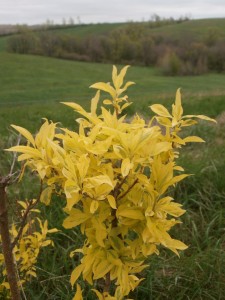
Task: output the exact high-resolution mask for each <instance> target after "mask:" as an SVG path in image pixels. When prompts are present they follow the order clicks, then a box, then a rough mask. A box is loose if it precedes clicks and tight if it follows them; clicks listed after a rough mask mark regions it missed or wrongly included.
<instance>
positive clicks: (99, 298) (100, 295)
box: [92, 289, 105, 300]
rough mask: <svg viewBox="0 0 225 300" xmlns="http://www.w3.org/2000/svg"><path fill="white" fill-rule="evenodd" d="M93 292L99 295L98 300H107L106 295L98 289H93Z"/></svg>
mask: <svg viewBox="0 0 225 300" xmlns="http://www.w3.org/2000/svg"><path fill="white" fill-rule="evenodd" d="M92 291H93V292H95V294H96V296H97V297H98V300H105V298H104V296H103V295H102V294H101V293H100V292H99V291H98V290H96V289H92Z"/></svg>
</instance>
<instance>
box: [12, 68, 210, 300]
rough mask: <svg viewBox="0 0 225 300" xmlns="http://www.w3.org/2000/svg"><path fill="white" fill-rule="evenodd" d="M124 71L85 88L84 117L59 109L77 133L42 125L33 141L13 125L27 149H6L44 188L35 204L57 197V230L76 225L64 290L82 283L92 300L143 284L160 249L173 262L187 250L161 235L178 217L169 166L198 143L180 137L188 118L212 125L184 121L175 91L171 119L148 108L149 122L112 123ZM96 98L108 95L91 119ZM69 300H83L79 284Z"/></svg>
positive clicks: (176, 172) (177, 177)
mask: <svg viewBox="0 0 225 300" xmlns="http://www.w3.org/2000/svg"><path fill="white" fill-rule="evenodd" d="M127 68H128V66H127V67H124V68H123V69H122V70H121V72H120V73H117V69H116V67H113V72H112V84H109V83H103V82H99V83H96V84H94V85H92V86H91V88H94V89H97V93H96V95H95V97H94V98H93V99H92V100H91V109H90V111H89V112H87V111H85V110H84V109H83V108H82V107H81V106H80V105H78V104H76V103H64V104H66V105H68V106H69V107H71V108H72V109H74V110H75V111H76V112H77V113H79V114H80V115H81V117H80V118H79V119H77V122H78V124H79V129H78V131H77V132H75V131H73V130H69V129H67V128H61V129H60V130H59V129H58V128H57V124H55V123H53V122H49V121H48V120H45V122H44V124H43V125H42V127H41V128H40V130H39V132H38V133H37V135H36V136H35V137H33V136H32V135H31V133H30V132H28V131H27V130H26V129H24V128H21V127H19V126H13V127H14V128H15V129H16V130H17V131H18V132H19V133H20V134H22V135H23V136H24V137H25V138H26V139H27V141H28V144H27V145H26V146H15V147H12V148H10V149H9V150H10V151H17V152H20V153H21V155H20V156H19V158H18V159H19V161H25V166H27V167H29V168H30V169H31V170H32V171H34V172H36V173H37V174H38V176H39V177H40V178H41V180H42V181H43V182H44V184H45V189H44V190H43V192H42V196H41V201H42V202H44V203H45V204H46V205H51V195H52V194H53V193H58V194H62V195H65V197H66V201H67V205H66V207H65V208H64V210H65V212H66V214H67V215H68V216H67V217H66V218H65V220H64V222H63V226H64V227H65V228H67V229H68V228H74V227H76V226H80V228H81V232H82V233H83V234H84V235H85V237H86V240H85V242H84V245H83V247H82V248H81V249H75V250H74V251H73V252H72V253H71V257H72V256H73V255H74V253H76V252H81V253H82V255H83V257H82V259H81V261H80V264H79V265H78V266H77V267H76V268H75V269H74V271H73V272H72V274H71V284H72V285H74V284H75V283H76V281H77V279H78V278H79V277H80V276H82V278H83V280H85V281H87V282H88V283H89V284H90V285H94V286H95V287H96V289H93V291H94V292H95V294H96V296H97V297H98V299H100V300H102V299H111V300H113V299H115V300H121V299H123V298H124V297H125V296H127V295H128V294H129V293H130V291H132V290H134V289H135V288H136V287H137V286H138V284H139V283H140V282H141V281H142V280H143V278H141V274H142V271H143V270H144V269H145V268H146V267H147V265H146V264H145V261H146V259H147V258H148V257H149V256H150V255H153V254H157V255H158V254H159V252H160V248H161V246H163V247H166V248H168V249H170V250H171V251H173V252H174V253H176V254H177V255H178V250H184V249H186V248H187V246H186V245H185V244H184V243H183V242H181V241H178V240H176V239H174V238H173V237H171V236H170V234H169V231H170V229H171V228H172V227H173V226H174V225H176V224H178V223H180V220H179V219H178V218H179V217H180V216H181V215H182V214H184V212H185V210H184V209H182V205H181V204H179V203H176V202H175V201H174V199H173V198H172V197H171V196H170V191H171V189H173V187H174V186H175V185H176V184H177V183H178V182H179V181H181V180H183V179H184V178H185V177H187V176H188V175H187V174H183V171H184V170H183V168H182V167H181V166H178V165H177V164H176V160H177V158H178V157H179V151H180V149H181V147H182V146H184V145H185V144H186V143H189V142H203V140H202V139H201V138H199V137H196V136H188V137H182V136H181V135H180V133H181V129H182V128H183V127H187V126H192V125H194V124H196V123H197V121H196V120H194V119H193V118H199V119H205V120H210V121H213V120H212V119H210V118H208V117H205V116H202V115H198V116H192V115H188V116H184V115H183V109H182V105H181V95H180V90H178V91H177V93H176V99H175V103H174V104H173V105H172V111H171V112H169V111H168V110H167V109H166V108H165V107H164V106H163V105H160V104H155V105H151V106H150V108H151V110H152V111H153V112H154V113H155V114H156V115H155V116H153V117H152V118H151V119H150V121H149V122H146V121H145V120H144V119H143V118H142V117H140V116H139V115H138V114H137V115H135V116H134V117H133V119H132V121H130V122H127V121H126V116H125V115H123V116H120V115H121V114H122V113H123V110H124V109H125V108H126V107H128V106H129V105H130V104H131V103H129V102H128V97H127V96H126V95H125V96H123V95H122V94H123V93H124V92H125V91H126V90H127V88H128V87H129V86H130V85H132V84H133V82H127V83H126V84H125V85H123V84H124V83H123V82H124V76H125V74H126V71H127ZM100 91H103V92H104V95H105V93H107V94H108V96H107V97H106V98H105V99H104V100H103V106H101V108H100V112H99V113H98V109H97V106H98V102H99V98H100ZM20 251H21V252H23V251H24V250H23V249H21V250H20ZM20 255H22V253H20ZM31 275H32V274H31ZM100 279H101V281H100ZM96 282H97V283H96ZM98 283H99V284H98ZM100 283H101V284H100ZM73 299H75V300H79V299H83V298H82V290H81V287H80V285H79V284H77V290H76V294H75V296H74V298H73Z"/></svg>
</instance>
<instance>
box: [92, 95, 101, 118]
mask: <svg viewBox="0 0 225 300" xmlns="http://www.w3.org/2000/svg"><path fill="white" fill-rule="evenodd" d="M99 97H100V92H99V91H97V93H96V95H95V97H94V98H92V99H91V114H92V115H93V116H96V110H97V106H98V101H99Z"/></svg>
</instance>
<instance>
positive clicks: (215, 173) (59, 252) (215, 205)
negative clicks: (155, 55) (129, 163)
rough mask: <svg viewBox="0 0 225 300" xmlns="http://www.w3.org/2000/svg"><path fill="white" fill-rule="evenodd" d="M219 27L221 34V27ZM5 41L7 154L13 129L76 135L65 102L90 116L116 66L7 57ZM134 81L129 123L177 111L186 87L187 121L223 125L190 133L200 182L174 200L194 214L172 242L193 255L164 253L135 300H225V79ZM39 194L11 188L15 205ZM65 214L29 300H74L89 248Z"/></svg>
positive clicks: (58, 216) (187, 158)
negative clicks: (81, 258) (79, 253)
mask: <svg viewBox="0 0 225 300" xmlns="http://www.w3.org/2000/svg"><path fill="white" fill-rule="evenodd" d="M193 22H194V21H193ZM196 22H197V21H196ZM204 22H206V20H205V21H204V20H202V21H201V22H200V21H199V23H201V24H202V26H203V27H204V26H206V23H204ZM217 22H218V26H221V27H222V25H221V24H222V23H221V22H222V20H221V21H220V20H217ZM185 24H186V23H182V24H180V25H179V26H185ZM204 24H205V25H204ZM96 26H97V25H96ZM110 26H111V25H109V27H110ZM120 26H121V25H120ZM171 26H173V25H171ZM174 26H175V25H174ZM70 30H72V29H70ZM83 30H88V28H86V29H85V27H84V29H83ZM155 30H161V28H159V29H155ZM193 30H194V29H193ZM68 31H69V29H68ZM86 33H87V32H86ZM86 33H85V34H86ZM6 39H7V38H0V50H1V52H0V65H1V70H0V83H1V89H0V124H1V126H0V136H1V139H0V147H1V148H2V149H4V148H6V147H8V146H9V145H11V144H13V143H15V138H14V135H13V134H12V131H11V130H10V129H9V125H10V124H12V123H14V124H17V125H21V126H24V127H26V128H28V129H29V130H31V131H32V132H33V133H35V131H36V130H37V128H38V127H39V126H40V124H41V118H42V117H47V118H49V119H52V120H53V121H55V122H57V121H59V122H61V123H62V125H63V126H69V127H72V128H74V127H75V125H74V124H75V122H74V119H75V118H76V117H77V115H75V114H74V113H73V111H72V110H71V109H69V108H67V107H64V106H63V105H62V104H60V101H76V102H78V103H80V104H82V105H84V106H85V107H86V108H87V107H88V105H89V102H90V99H91V97H92V96H93V95H94V91H92V90H91V89H89V88H88V87H89V86H90V85H91V84H92V83H94V82H97V81H110V78H111V68H112V66H111V65H104V64H90V63H81V62H71V61H63V60H57V59H53V58H44V57H38V56H27V55H24V56H23V55H14V54H8V53H5V52H4V51H3V50H4V43H5V41H6ZM127 80H132V81H135V82H136V85H135V86H133V87H131V88H130V89H129V90H128V95H130V100H131V101H133V102H134V104H133V106H132V107H131V108H130V109H129V110H128V114H129V115H132V114H133V113H134V112H135V111H136V110H137V111H139V112H140V113H141V114H143V115H144V116H146V117H148V114H149V113H148V112H149V110H148V108H147V107H148V105H150V104H152V103H163V104H165V105H166V106H167V107H168V108H170V107H171V104H172V102H173V100H174V95H175V91H176V89H177V88H178V87H182V90H183V103H184V109H185V112H186V113H188V114H189V113H191V114H192V113H195V114H206V115H209V116H211V117H214V118H216V119H217V125H211V124H206V123H205V122H200V124H199V126H197V127H196V128H195V129H193V130H191V135H195V134H196V135H199V136H201V137H202V138H204V139H205V140H206V143H205V144H201V145H189V146H187V147H186V148H185V151H184V153H183V155H182V157H181V158H180V164H181V165H183V166H184V167H185V169H186V170H187V172H189V173H192V174H195V176H191V177H189V178H188V179H187V180H185V181H184V182H182V183H181V184H180V185H178V186H177V187H176V190H175V195H174V196H175V199H176V200H177V201H179V202H181V203H182V204H183V205H184V208H185V209H186V210H187V213H186V214H185V215H184V216H183V217H182V218H181V220H182V222H183V224H181V225H180V226H178V227H177V228H176V229H175V230H174V232H173V236H174V237H176V238H177V239H181V240H182V241H184V242H185V243H186V244H188V245H189V248H188V249H187V250H186V251H184V252H183V253H181V257H180V258H178V257H176V256H175V255H173V254H171V253H170V252H169V251H166V250H163V249H162V251H161V255H160V256H159V257H156V256H152V257H151V258H150V259H149V263H150V267H149V269H148V270H147V271H146V272H145V274H144V275H145V277H146V280H145V281H144V282H143V283H142V284H141V285H140V287H139V288H138V289H137V291H136V292H134V294H133V295H131V298H132V297H133V298H134V299H135V300H142V299H143V300H152V299H154V300H156V299H159V300H164V299H170V300H171V299H172V300H173V299H174V300H183V299H184V300H185V299H187V300H190V299H191V300H201V299H202V300H205V299H206V300H208V299H209V300H211V299H213V300H218V299H219V300H220V299H221V300H222V299H224V294H225V269H224V265H225V233H224V228H225V218H224V216H225V205H224V203H225V202H224V201H225V184H224V169H225V85H224V82H225V74H220V75H219V74H208V75H203V76H197V77H182V78H181V77H162V76H159V75H158V72H157V70H156V69H150V68H142V67H131V68H130V70H129V71H128V76H127ZM129 91H130V92H129ZM0 155H1V158H2V159H1V160H0V167H1V170H3V167H4V169H6V168H7V165H8V164H10V159H11V157H9V156H7V157H6V156H5V154H4V153H3V152H1V154H0ZM37 189H38V188H37V186H36V183H35V178H34V176H30V175H29V174H28V176H27V177H26V180H25V181H24V182H23V183H22V184H21V185H20V186H19V187H18V186H15V187H13V190H12V188H11V190H10V198H12V199H13V198H14V197H15V196H13V193H14V195H16V198H18V197H19V193H20V194H21V197H24V198H30V197H34V195H35V193H36V190H37ZM11 201H12V200H11ZM63 206H64V202H63V201H62V200H61V199H55V202H54V205H53V206H51V207H44V208H42V210H43V213H46V215H47V216H48V220H49V224H50V227H58V228H59V229H61V231H60V232H58V233H57V234H55V235H54V242H55V248H51V249H50V248H49V249H43V251H42V253H41V256H40V259H39V262H38V280H32V281H31V282H30V283H29V285H28V286H27V289H26V290H25V293H26V297H27V299H32V300H33V299H34V300H46V299H48V300H60V299H62V300H71V298H72V296H71V295H72V291H71V287H70V284H69V274H70V272H71V270H72V269H73V267H74V265H76V264H77V261H76V260H74V261H72V264H71V259H70V258H69V253H70V251H71V250H72V249H74V247H79V246H80V245H81V244H82V242H83V237H82V236H81V234H80V233H79V231H78V230H73V231H66V230H65V229H63V228H62V226H61V223H62V219H63V217H64V215H63V213H62V210H61V208H62V207H63ZM80 283H81V285H82V287H83V288H84V289H85V291H86V296H85V300H86V299H88V300H92V299H94V297H93V294H92V293H91V291H90V289H89V288H88V287H87V286H86V285H85V284H84V283H83V282H80Z"/></svg>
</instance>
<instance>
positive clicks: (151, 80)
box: [0, 52, 225, 135]
mask: <svg viewBox="0 0 225 300" xmlns="http://www.w3.org/2000/svg"><path fill="white" fill-rule="evenodd" d="M0 64H1V67H2V69H1V70H2V71H1V72H0V82H1V90H0V118H1V128H0V133H1V134H2V135H4V134H6V132H7V130H6V128H8V126H9V124H11V123H15V122H16V123H17V124H18V125H20V126H26V127H27V128H28V129H30V130H32V131H34V130H36V128H37V124H40V119H41V118H42V117H47V118H50V119H52V120H54V121H56V122H57V121H61V122H62V123H63V124H64V125H65V126H69V125H70V124H71V121H69V120H70V119H73V118H72V112H71V110H69V109H68V108H66V107H64V106H63V105H62V104H60V102H61V101H75V102H79V103H82V105H84V106H85V107H87V106H88V105H89V103H90V99H91V97H92V96H93V95H94V91H93V90H91V89H89V86H90V85H91V84H92V83H95V82H98V81H102V80H105V81H110V76H111V69H112V66H111V65H106V64H93V63H82V62H71V61H65V60H59V59H54V58H45V57H38V56H31V55H30V56H29V55H15V54H9V53H4V52H2V53H0ZM3 70H4V71H3ZM127 79H128V80H132V81H134V82H135V83H136V85H134V86H133V87H131V88H130V100H131V101H132V102H133V103H134V104H133V106H132V107H131V108H130V109H129V110H128V113H129V114H133V113H134V111H139V112H140V113H144V114H146V115H147V114H148V108H147V107H148V106H149V105H150V104H152V103H155V102H156V101H157V102H160V103H164V104H165V105H167V106H168V107H169V106H171V104H172V101H173V99H174V95H175V92H176V89H177V88H179V87H181V88H182V93H183V98H184V107H185V109H186V110H187V112H188V113H194V112H196V113H206V114H209V115H210V116H212V117H215V116H217V115H218V114H219V113H220V112H221V111H223V110H225V89H224V82H225V75H220V74H207V75H202V76H197V77H193V76H192V77H191V76H190V77H163V76H159V75H157V70H155V69H151V68H144V67H131V68H130V70H129V71H128V76H127ZM206 82H207V84H206ZM15 111H16V118H15Z"/></svg>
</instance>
